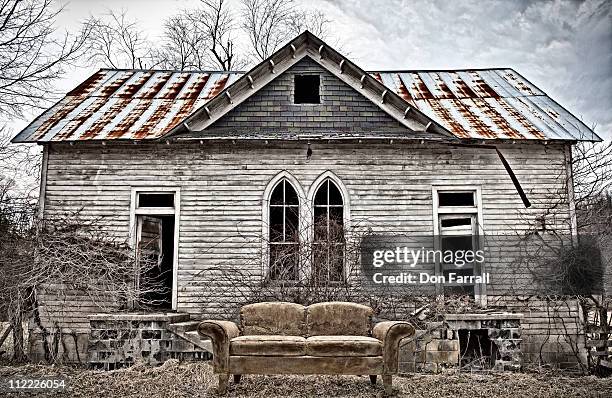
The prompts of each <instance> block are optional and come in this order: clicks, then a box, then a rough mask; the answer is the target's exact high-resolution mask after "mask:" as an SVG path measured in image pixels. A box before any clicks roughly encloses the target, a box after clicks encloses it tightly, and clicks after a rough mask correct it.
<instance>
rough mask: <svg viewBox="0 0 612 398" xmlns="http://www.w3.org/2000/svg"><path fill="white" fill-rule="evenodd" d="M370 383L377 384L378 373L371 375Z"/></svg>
mask: <svg viewBox="0 0 612 398" xmlns="http://www.w3.org/2000/svg"><path fill="white" fill-rule="evenodd" d="M370 383H371V384H372V385H374V384H376V375H370Z"/></svg>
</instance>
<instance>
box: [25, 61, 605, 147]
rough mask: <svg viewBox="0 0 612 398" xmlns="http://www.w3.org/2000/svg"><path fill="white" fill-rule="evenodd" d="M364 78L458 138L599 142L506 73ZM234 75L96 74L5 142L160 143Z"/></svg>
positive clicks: (513, 74) (415, 73)
mask: <svg viewBox="0 0 612 398" xmlns="http://www.w3.org/2000/svg"><path fill="white" fill-rule="evenodd" d="M370 73H371V74H372V76H374V77H375V78H376V79H377V80H379V81H380V82H381V83H383V84H384V85H386V86H387V87H388V88H390V89H392V90H394V91H395V92H396V93H397V94H398V95H399V96H401V97H402V98H403V99H404V100H406V101H407V102H409V103H411V104H412V105H414V106H415V107H416V108H418V109H419V110H420V111H422V112H423V113H424V114H426V115H427V116H428V117H430V118H431V119H433V120H435V121H436V122H438V123H439V124H441V125H442V126H443V127H445V128H446V129H447V130H448V131H450V132H451V133H452V134H454V135H455V136H457V137H459V138H474V139H517V140H518V139H532V140H544V139H551V140H599V137H598V136H597V135H596V134H595V133H594V132H593V131H591V130H590V129H589V128H588V127H587V126H586V125H585V124H584V123H582V122H581V121H580V120H579V119H577V118H576V117H575V116H574V115H572V114H571V113H569V112H568V111H567V110H565V109H564V108H563V107H561V106H560V105H558V104H557V103H556V102H555V101H553V100H552V99H551V98H549V97H548V96H547V95H546V94H544V93H543V92H542V91H541V90H539V89H538V88H537V87H535V86H534V85H533V84H531V83H530V82H529V81H527V80H526V79H525V78H523V77H522V76H521V75H520V74H518V73H517V72H515V71H514V70H512V69H486V70H463V71H394V72H370ZM242 75H243V73H242V72H199V71H196V72H180V71H155V70H150V71H147V70H113V69H103V70H100V71H98V72H96V73H95V74H93V75H92V76H91V77H89V78H88V79H87V80H86V81H84V82H83V83H82V84H80V85H79V86H78V87H77V88H75V89H74V90H72V91H71V92H69V93H68V94H67V95H66V96H65V97H64V98H63V99H62V100H60V101H59V102H58V103H57V104H55V105H54V106H53V107H51V108H49V109H48V110H46V111H45V112H43V114H42V115H40V116H39V117H37V118H36V119H35V120H34V121H33V122H32V123H31V124H30V125H29V126H28V127H26V128H25V129H24V130H23V131H22V132H21V133H19V134H18V135H17V136H16V137H15V138H14V139H13V142H52V141H83V140H112V139H128V140H129V139H132V140H137V139H156V138H160V137H163V136H164V135H166V134H167V133H168V132H170V130H172V128H173V127H175V126H177V125H178V124H179V123H181V122H182V121H183V120H184V119H185V118H186V117H187V116H188V115H190V114H191V113H192V112H194V111H195V110H196V109H198V108H200V107H201V106H203V105H204V104H205V103H207V102H208V101H209V100H210V99H212V98H213V97H215V96H216V95H217V94H219V93H220V92H222V91H223V90H224V89H225V88H226V87H228V86H229V85H230V84H232V83H233V82H234V81H236V80H237V79H238V78H240V77H241V76H242Z"/></svg>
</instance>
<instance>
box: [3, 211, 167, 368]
mask: <svg viewBox="0 0 612 398" xmlns="http://www.w3.org/2000/svg"><path fill="white" fill-rule="evenodd" d="M28 220H29V221H28ZM139 249H140V250H139V251H138V253H136V252H135V250H134V249H133V248H131V247H130V246H129V244H128V243H127V242H126V241H124V240H121V239H117V238H115V237H113V236H112V235H111V234H109V233H107V232H106V230H105V228H104V225H103V223H101V222H100V220H91V221H88V222H84V221H83V220H82V219H81V218H80V217H79V214H78V213H76V214H66V215H63V216H59V217H55V218H53V219H47V220H45V221H44V222H42V220H39V219H37V218H36V208H35V206H28V205H27V204H26V205H25V206H23V207H22V208H17V206H16V204H15V202H12V203H11V206H6V205H3V206H0V270H1V277H0V313H1V314H6V315H7V317H8V319H9V322H10V325H11V327H12V333H13V357H14V359H15V360H18V361H22V360H24V359H25V358H26V355H25V350H24V341H23V326H22V325H23V321H24V320H33V322H34V325H35V326H36V331H37V332H38V333H40V334H41V336H42V341H43V345H44V348H45V356H46V359H47V360H49V361H55V360H57V359H61V358H59V357H58V356H57V355H58V348H57V346H58V342H59V340H58V339H61V336H62V334H63V333H65V332H66V331H65V330H64V328H63V320H64V319H65V317H66V316H71V315H68V314H74V312H75V311H76V309H75V307H74V306H75V305H77V306H78V305H80V304H75V301H73V300H74V298H75V297H78V298H77V301H76V302H77V303H78V302H82V301H83V300H87V301H88V302H89V303H91V305H93V306H97V307H98V308H99V309H100V311H117V310H121V309H126V308H134V307H138V308H147V307H148V306H150V305H155V304H157V303H156V301H155V300H156V299H155V297H158V296H157V295H156V294H158V293H166V292H167V288H166V287H164V286H163V285H162V284H161V283H160V282H158V280H157V279H156V278H155V277H154V275H155V273H153V272H149V271H150V270H153V269H155V268H156V267H157V266H158V261H157V260H156V259H155V258H153V256H147V255H146V252H147V250H148V248H147V247H140V248H139ZM44 294H47V295H52V296H53V303H51V304H50V303H48V302H47V303H45V305H44V307H43V308H42V309H41V306H39V303H38V300H39V297H40V295H44ZM64 354H66V353H64ZM77 354H78V353H77Z"/></svg>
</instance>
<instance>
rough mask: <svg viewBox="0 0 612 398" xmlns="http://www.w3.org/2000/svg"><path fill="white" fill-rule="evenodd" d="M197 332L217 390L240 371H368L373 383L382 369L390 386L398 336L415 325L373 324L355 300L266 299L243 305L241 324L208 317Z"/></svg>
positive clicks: (222, 389) (411, 331)
mask: <svg viewBox="0 0 612 398" xmlns="http://www.w3.org/2000/svg"><path fill="white" fill-rule="evenodd" d="M198 332H199V333H200V335H202V336H204V337H208V338H210V339H211V341H212V346H213V368H214V372H215V373H217V374H218V376H219V391H220V392H221V393H224V392H225V391H226V389H227V383H228V380H229V375H230V374H232V375H234V381H235V382H236V383H237V382H239V381H240V376H241V375H243V374H354V375H370V380H371V382H372V383H376V376H377V375H382V379H383V384H384V386H385V390H386V391H387V392H389V391H390V389H391V383H392V375H393V374H395V373H397V366H398V352H399V343H400V340H402V339H403V338H406V337H410V336H412V335H413V334H414V327H413V326H412V325H410V324H409V323H408V322H380V323H377V324H376V325H374V327H372V309H371V308H370V307H367V306H364V305H360V304H355V303H346V302H327V303H318V304H313V305H310V306H308V307H304V306H302V305H299V304H293V303H285V302H267V303H257V304H250V305H246V306H244V307H242V308H241V310H240V327H238V325H236V324H235V323H234V322H229V321H217V320H206V321H203V322H201V323H200V324H199V327H198Z"/></svg>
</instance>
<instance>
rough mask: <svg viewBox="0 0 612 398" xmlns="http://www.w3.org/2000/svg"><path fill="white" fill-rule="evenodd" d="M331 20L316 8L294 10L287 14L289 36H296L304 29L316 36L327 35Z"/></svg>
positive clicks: (322, 36) (323, 36)
mask: <svg viewBox="0 0 612 398" xmlns="http://www.w3.org/2000/svg"><path fill="white" fill-rule="evenodd" d="M330 24H331V21H330V20H329V19H328V18H327V17H326V15H325V14H324V13H323V12H321V11H318V10H313V11H311V10H302V11H296V12H294V13H292V14H291V15H290V16H289V20H288V21H287V29H288V32H289V34H290V36H297V35H299V34H300V33H302V32H303V31H305V30H309V31H310V32H311V33H313V34H314V35H315V36H317V37H321V38H325V37H327V36H329V31H328V30H329V25H330Z"/></svg>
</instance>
